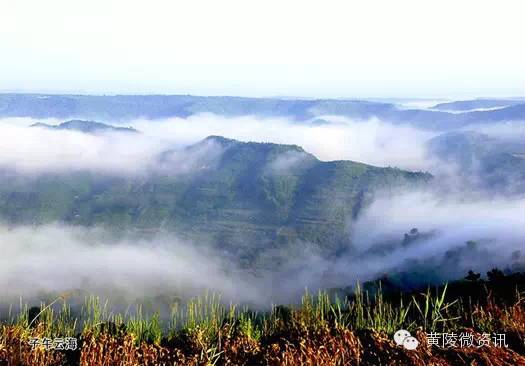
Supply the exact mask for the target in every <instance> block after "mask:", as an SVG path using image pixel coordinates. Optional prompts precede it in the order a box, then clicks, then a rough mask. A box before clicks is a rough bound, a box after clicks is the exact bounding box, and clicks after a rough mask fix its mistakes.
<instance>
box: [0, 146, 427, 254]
mask: <svg viewBox="0 0 525 366" xmlns="http://www.w3.org/2000/svg"><path fill="white" fill-rule="evenodd" d="M181 153H183V154H184V156H185V158H184V159H183V160H181V159H180V157H179V156H180V154H181ZM189 161H190V162H191V166H192V168H191V169H183V170H182V171H181V169H180V168H181V165H183V163H184V164H188V162H189ZM158 162H159V166H161V167H162V169H160V170H159V171H157V172H155V173H152V174H148V175H147V176H146V177H145V176H142V175H141V176H137V177H133V176H132V177H129V176H128V177H125V176H109V175H97V174H94V173H88V172H67V173H61V174H50V173H48V174H42V175H39V176H32V177H25V176H23V175H20V174H16V173H15V172H12V171H7V170H4V171H3V172H2V174H1V178H2V179H1V180H0V218H1V219H2V220H3V221H5V222H7V223H9V224H45V223H50V222H56V221H58V222H66V223H69V224H76V225H86V226H93V225H104V226H107V227H109V228H111V229H112V230H114V231H119V230H123V231H126V230H129V229H131V230H137V231H139V232H141V231H142V232H144V233H149V232H157V231H159V230H168V231H175V232H177V233H178V234H179V235H181V236H182V237H185V238H188V239H194V240H196V241H197V242H209V241H211V242H213V243H214V244H215V245H216V246H218V247H219V248H222V249H223V250H225V251H227V252H231V253H234V254H235V255H237V256H238V257H239V258H241V259H242V260H243V261H244V262H245V263H250V264H253V263H255V262H257V261H259V260H261V261H263V262H265V263H269V262H271V261H269V262H267V261H268V258H266V259H261V256H263V254H262V253H266V252H267V251H268V250H279V251H282V250H286V248H288V247H289V246H290V245H293V244H294V243H300V242H301V241H307V242H310V243H314V244H315V245H318V246H319V248H321V249H322V251H323V253H326V254H329V253H336V252H337V251H338V250H340V249H341V248H342V247H343V246H346V245H348V242H349V232H350V231H351V228H352V224H351V222H352V219H353V218H355V217H356V216H357V215H359V213H360V212H361V210H362V209H363V207H365V206H366V205H367V204H368V203H369V202H370V201H371V199H372V197H373V195H374V194H375V193H377V192H382V193H384V194H389V193H392V192H396V190H397V189H400V188H407V187H408V188H411V187H416V186H421V185H425V184H427V183H428V182H429V181H430V180H431V178H432V177H431V176H430V175H429V174H425V173H416V172H408V171H403V170H399V169H393V168H378V167H374V166H370V165H365V164H361V163H356V162H352V161H331V162H322V161H319V160H318V159H317V158H315V157H314V156H313V155H311V154H309V153H307V152H305V151H304V150H303V149H302V148H300V147H298V146H295V145H278V144H270V143H253V142H239V141H235V140H230V139H226V138H223V137H219V136H211V137H209V138H207V139H205V140H203V141H201V142H199V143H197V144H195V145H191V146H189V147H187V148H186V149H184V150H182V151H176V150H171V151H166V152H164V153H163V154H161V155H160V156H159V157H158Z"/></svg>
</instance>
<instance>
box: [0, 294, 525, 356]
mask: <svg viewBox="0 0 525 366" xmlns="http://www.w3.org/2000/svg"><path fill="white" fill-rule="evenodd" d="M447 291H448V286H447V285H445V286H444V287H442V288H439V289H434V290H432V289H430V288H428V289H426V291H423V292H418V293H413V294H407V295H403V296H399V298H398V300H397V301H393V300H390V299H388V300H387V299H385V296H384V294H383V291H382V290H381V287H379V288H378V289H377V291H375V292H374V293H369V292H366V291H363V290H362V289H361V288H360V287H359V286H357V287H356V290H355V293H354V296H352V297H351V298H344V299H341V298H337V297H331V296H330V295H329V294H328V293H326V292H322V291H321V292H318V293H316V294H311V293H309V292H306V293H305V294H304V296H303V297H302V300H301V303H300V304H298V305H294V306H274V307H273V308H272V309H271V310H270V311H268V312H261V313H258V312H254V311H251V310H250V309H248V308H239V307H237V306H236V305H234V304H229V305H228V304H225V303H224V302H223V301H221V298H220V296H218V295H216V294H206V295H204V296H202V297H196V298H194V299H191V300H190V301H188V302H187V303H186V304H184V305H180V304H178V303H176V304H174V305H173V307H172V311H171V315H170V316H169V319H161V315H160V313H159V312H153V313H151V312H145V311H144V310H143V308H142V307H141V306H136V307H134V311H130V310H129V309H128V310H127V311H125V312H122V313H113V312H111V310H110V309H111V306H110V304H109V302H107V301H101V300H100V299H99V298H97V297H87V298H86V299H85V300H84V304H83V306H82V307H81V309H80V311H79V312H78V313H75V312H74V311H73V307H72V306H71V305H70V303H69V302H68V297H67V296H61V297H59V298H57V299H55V300H54V301H52V302H50V303H48V304H44V303H42V304H41V305H40V307H39V309H38V311H36V310H35V309H33V310H32V311H31V309H30V308H28V306H27V305H25V304H22V303H20V305H19V308H18V310H17V312H15V311H14V310H13V308H11V309H10V311H9V314H8V319H7V320H6V321H5V322H4V323H3V324H2V325H1V328H0V365H2V363H1V362H2V357H3V358H4V360H8V361H6V362H10V363H8V364H9V365H11V364H12V365H47V364H50V365H55V364H57V365H58V364H67V363H64V362H66V361H64V360H65V358H67V359H68V361H67V362H74V363H73V364H83V365H88V364H89V365H99V364H100V365H102V364H108V363H103V362H106V361H103V360H104V359H107V358H108V357H110V358H111V359H113V361H112V362H114V363H111V364H122V365H141V364H143V362H145V361H144V360H146V359H147V358H148V357H149V358H151V360H156V361H155V362H158V361H159V360H164V361H166V360H168V361H170V360H178V361H177V362H182V364H213V365H214V364H228V362H230V361H232V360H236V361H235V362H238V363H239V364H252V363H254V364H268V363H272V362H273V361H272V362H270V360H274V361H275V362H277V363H275V364H286V362H288V361H289V362H292V361H293V360H295V361H293V362H296V361H297V362H298V360H299V359H301V360H303V358H301V357H306V358H307V359H311V360H316V362H320V363H319V364H323V363H322V362H321V361H322V360H325V361H326V360H329V359H331V358H333V357H335V359H339V360H340V363H339V364H345V362H343V361H344V360H345V359H346V360H347V361H348V360H350V359H352V360H354V361H355V360H358V359H359V357H364V356H363V355H364V353H366V352H365V351H363V345H364V344H365V343H366V342H368V341H366V339H368V338H367V337H372V338H370V340H369V341H370V342H379V340H380V339H382V340H383V341H384V342H386V341H387V340H388V341H390V340H389V338H391V336H392V334H393V333H394V332H395V331H397V330H399V329H407V330H409V331H411V332H413V333H414V334H425V333H430V332H459V331H462V330H465V329H472V330H473V331H474V332H479V333H497V332H507V333H509V334H511V335H514V336H515V337H517V338H518V339H521V340H523V339H525V307H524V297H523V294H522V293H520V292H519V291H516V293H515V299H514V302H513V303H512V304H511V305H507V304H501V303H497V302H496V301H495V300H491V299H490V296H489V301H488V302H487V303H486V304H484V305H482V304H480V303H475V304H473V303H472V302H471V301H470V302H466V301H464V299H461V298H457V299H453V300H450V301H449V300H447ZM30 314H32V315H31V316H30ZM418 332H419V333H418ZM44 336H45V337H49V338H55V337H66V336H69V337H72V336H75V337H78V338H79V339H80V342H81V345H82V350H81V351H76V352H70V353H69V354H68V353H67V352H62V353H60V352H58V351H57V352H50V351H47V352H44V351H42V350H38V349H37V350H30V349H29V348H28V345H27V341H28V339H29V338H30V337H44ZM363 337H364V338H363ZM421 337H424V335H421ZM383 341H381V342H383ZM390 342H391V341H390ZM325 343H326V344H325ZM319 344H322V347H324V348H322V352H321V349H320V348H319V347H320V345H319ZM522 346H523V344H522ZM305 347H306V348H305ZM523 348H525V347H523ZM314 349H317V350H318V351H315V352H314ZM359 350H360V351H359ZM514 350H515V351H516V352H518V353H525V350H523V349H521V348H520V345H519V343H518V344H517V346H516V347H515V349H514ZM319 352H321V353H319ZM323 352H324V353H323ZM334 352H335V353H334ZM363 352H364V353H363ZM510 352H512V351H510ZM37 355H38V357H37ZM101 355H102V356H101ZM287 355H288V356H287ZM46 357H47V358H46ZM68 357H69V358H68ZM71 357H72V358H73V359H74V361H71ZM287 357H288V358H287ZM297 357H299V358H297ZM308 357H309V358H308ZM323 357H324V358H323ZM338 357H343V358H342V359H340V358H338ZM345 357H346V358H345ZM35 360H37V361H38V362H40V363H34V362H33V361H35ZM57 360H58V361H57ZM88 360H89V362H88ZM228 360H229V361H228ZM285 360H288V361H286V362H285ZM290 360H292V361H290ZM35 362H36V361H35ZM57 362H58V363H57ZM61 362H62V363H61ZM152 362H154V361H152ZM170 362H171V361H170ZM174 362H175V361H174ZM348 362H350V361H348ZM146 364H147V363H146ZM152 364H155V363H152ZM179 364H180V363H179ZM229 364H237V363H231V362H230V363H229ZM291 364H293V363H291ZM325 364H332V363H325ZM335 364H337V363H335Z"/></svg>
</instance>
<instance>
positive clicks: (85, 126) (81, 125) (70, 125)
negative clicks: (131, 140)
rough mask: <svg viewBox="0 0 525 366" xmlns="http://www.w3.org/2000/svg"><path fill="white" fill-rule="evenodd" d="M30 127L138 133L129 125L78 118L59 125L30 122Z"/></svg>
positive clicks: (89, 131)
mask: <svg viewBox="0 0 525 366" xmlns="http://www.w3.org/2000/svg"><path fill="white" fill-rule="evenodd" d="M31 127H40V128H46V129H51V130H71V131H80V132H85V133H97V132H126V133H138V131H137V130H136V129H134V128H131V127H115V126H111V125H107V124H105V123H100V122H94V121H82V120H78V119H74V120H70V121H66V122H63V123H61V124H59V125H49V124H47V123H42V122H38V123H35V124H32V125H31Z"/></svg>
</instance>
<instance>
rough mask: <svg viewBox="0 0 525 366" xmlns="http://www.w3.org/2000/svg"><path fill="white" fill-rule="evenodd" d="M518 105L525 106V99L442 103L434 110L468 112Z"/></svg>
mask: <svg viewBox="0 0 525 366" xmlns="http://www.w3.org/2000/svg"><path fill="white" fill-rule="evenodd" d="M516 104H525V100H524V99H473V100H459V101H455V102H448V103H440V104H436V105H435V106H433V107H432V109H435V110H440V111H455V112H467V111H472V110H475V109H491V108H503V107H508V106H512V105H516Z"/></svg>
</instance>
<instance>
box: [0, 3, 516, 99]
mask: <svg viewBox="0 0 525 366" xmlns="http://www.w3.org/2000/svg"><path fill="white" fill-rule="evenodd" d="M524 13H525V3H524V2H523V1H520V0H499V1H479V0H478V1H471V0H463V1H450V0H441V1H430V0H429V1H421V0H398V1H387V0H385V1H377V0H371V1H366V2H365V1H332V0H324V1H307V0H303V1H295V0H288V1H274V0H266V1H240V0H223V1H202V0H195V1H191V2H190V1H185V2H182V1H180V2H179V1H160V0H152V1H133V0H128V1H123V0H106V1H102V0H90V1H84V0H79V1H67V0H47V1H39V0H32V1H31V0H17V1H4V2H2V3H1V4H0V55H1V57H0V90H2V91H39V92H78V93H97V94H100V93H109V94H111V93H161V94H168V93H189V94H200V95H246V96H275V95H280V96H284V95H288V96H304V97H453V98H454V97H473V96H517V95H522V96H523V95H525V47H523V45H522V44H523V40H522V39H521V38H522V36H523V34H525V23H524V22H523V21H522V16H523V14H524Z"/></svg>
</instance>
